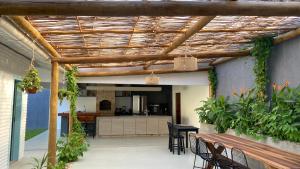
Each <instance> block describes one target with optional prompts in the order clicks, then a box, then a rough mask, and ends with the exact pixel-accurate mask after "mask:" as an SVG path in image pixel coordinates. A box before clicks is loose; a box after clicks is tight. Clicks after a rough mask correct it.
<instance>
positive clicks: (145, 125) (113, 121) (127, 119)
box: [97, 115, 172, 136]
mask: <svg viewBox="0 0 300 169" xmlns="http://www.w3.org/2000/svg"><path fill="white" fill-rule="evenodd" d="M171 118H172V117H171V116H140V115H137V116H107V117H103V116H100V117H97V135H98V136H126V135H167V134H168V126H167V122H171Z"/></svg>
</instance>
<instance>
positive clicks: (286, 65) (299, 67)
mask: <svg viewBox="0 0 300 169" xmlns="http://www.w3.org/2000/svg"><path fill="white" fill-rule="evenodd" d="M269 75H270V83H271V84H272V83H274V82H275V83H278V84H283V83H284V82H285V81H286V80H287V81H289V82H290V86H291V87H296V86H298V85H299V84H300V37H298V38H295V39H291V40H289V41H286V42H284V43H281V44H279V45H277V46H275V47H274V49H273V50H272V56H271V58H270V60H269ZM270 87H271V85H270Z"/></svg>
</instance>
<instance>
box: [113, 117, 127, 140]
mask: <svg viewBox="0 0 300 169" xmlns="http://www.w3.org/2000/svg"><path fill="white" fill-rule="evenodd" d="M111 127H112V128H111V134H112V135H116V136H120V135H123V134H124V132H123V130H124V120H123V119H117V118H113V119H112V120H111Z"/></svg>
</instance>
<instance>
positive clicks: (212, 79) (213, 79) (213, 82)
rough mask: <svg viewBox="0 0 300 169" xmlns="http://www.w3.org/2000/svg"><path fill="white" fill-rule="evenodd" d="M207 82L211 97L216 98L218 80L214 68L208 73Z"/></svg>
mask: <svg viewBox="0 0 300 169" xmlns="http://www.w3.org/2000/svg"><path fill="white" fill-rule="evenodd" d="M208 80H209V86H210V92H211V96H212V97H216V91H217V83H218V80H217V72H216V69H215V68H212V69H210V70H209V71H208Z"/></svg>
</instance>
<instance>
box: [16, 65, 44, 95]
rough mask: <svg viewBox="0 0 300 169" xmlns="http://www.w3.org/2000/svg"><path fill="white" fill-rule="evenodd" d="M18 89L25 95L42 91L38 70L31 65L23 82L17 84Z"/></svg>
mask: <svg viewBox="0 0 300 169" xmlns="http://www.w3.org/2000/svg"><path fill="white" fill-rule="evenodd" d="M18 87H19V88H20V89H21V90H22V91H26V92H27V93H30V94H34V93H36V92H38V91H41V90H42V88H43V87H42V86H41V78H40V77H39V72H38V70H37V69H36V68H35V67H34V66H33V65H31V66H30V68H29V70H28V71H27V73H26V75H25V76H24V78H23V80H22V81H21V82H20V83H19V84H18Z"/></svg>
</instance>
